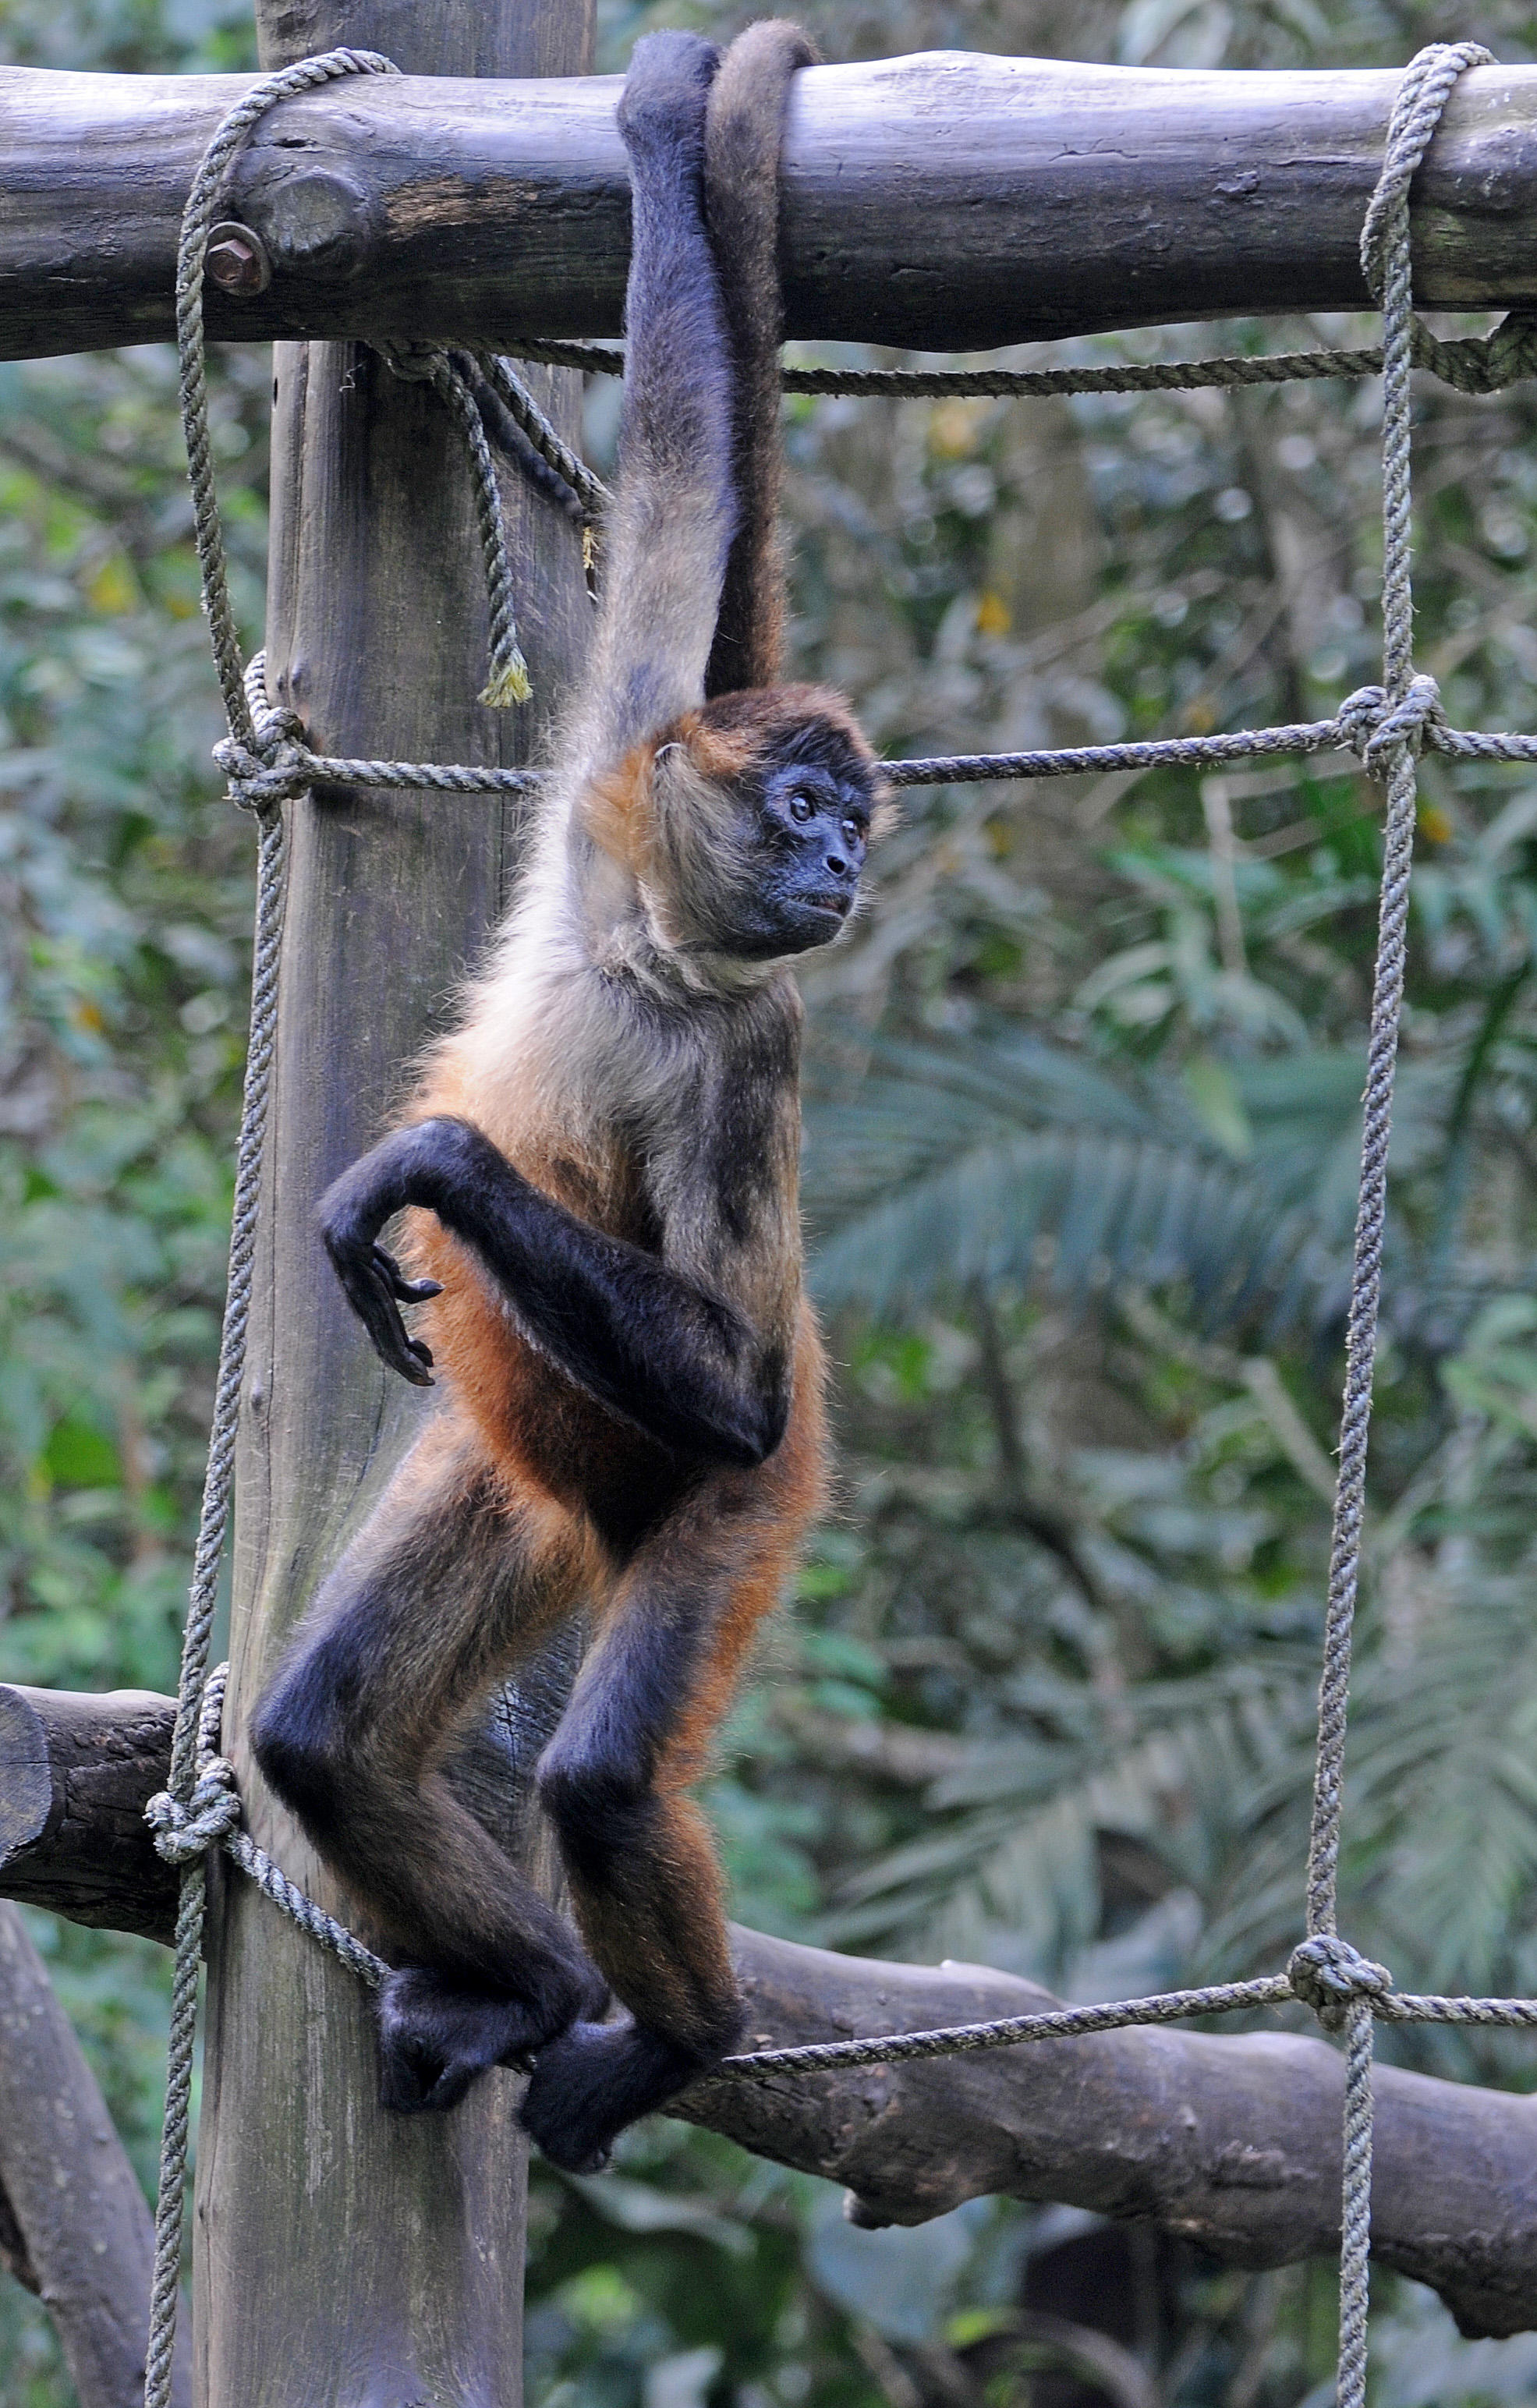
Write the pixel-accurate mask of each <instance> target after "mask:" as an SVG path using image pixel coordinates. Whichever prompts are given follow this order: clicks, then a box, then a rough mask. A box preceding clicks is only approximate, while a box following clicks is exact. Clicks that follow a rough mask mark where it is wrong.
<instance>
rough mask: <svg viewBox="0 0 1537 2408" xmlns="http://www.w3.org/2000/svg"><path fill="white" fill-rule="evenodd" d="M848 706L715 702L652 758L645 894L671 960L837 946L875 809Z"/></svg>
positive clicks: (772, 955)
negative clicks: (677, 956) (681, 955)
mask: <svg viewBox="0 0 1537 2408" xmlns="http://www.w3.org/2000/svg"><path fill="white" fill-rule="evenodd" d="M881 796H882V789H881V774H880V769H879V766H878V765H877V763H876V761H875V760H874V757H873V756H872V754H871V753H870V751H869V746H868V745H867V744H866V742H865V740H864V738H863V737H862V736H861V735H860V733H859V731H858V729H857V727H856V726H855V724H854V722H853V720H852V719H851V718H850V716H849V714H848V710H847V707H846V706H845V705H843V704H842V703H841V702H840V701H839V700H838V698H837V697H836V696H834V695H823V694H822V693H821V692H820V691H819V690H818V689H815V688H810V687H804V686H801V687H778V688H773V689H770V690H768V691H767V692H765V691H762V690H754V691H750V692H747V693H743V694H736V695H725V696H722V697H721V698H720V699H718V700H717V701H715V702H711V703H708V704H706V706H705V708H704V710H703V711H701V712H699V713H698V714H697V715H691V718H690V720H689V721H687V722H683V723H680V726H679V733H678V734H677V735H676V736H672V737H669V738H668V740H667V741H666V742H665V743H664V744H663V745H662V746H661V748H660V749H659V751H658V752H657V753H656V754H655V755H654V767H653V775H652V782H651V792H650V801H651V811H650V817H649V828H650V842H649V849H648V854H647V859H646V864H645V869H644V873H643V876H644V882H645V885H646V887H647V890H648V893H649V895H650V897H651V902H652V910H653V917H654V923H655V924H657V925H661V926H662V927H663V928H664V929H665V931H666V935H667V939H668V942H669V944H671V945H672V946H673V947H674V948H675V949H676V950H678V951H681V952H683V953H690V954H694V955H714V956H716V957H718V958H725V959H727V960H733V961H737V962H742V963H759V962H770V961H778V960H783V958H784V957H785V956H786V955H788V954H794V953H808V952H810V951H811V950H812V948H813V947H814V946H817V945H828V944H832V943H834V942H835V941H836V940H837V939H838V938H840V936H842V934H843V932H844V930H845V929H846V928H847V927H848V925H849V924H850V922H851V920H852V919H853V917H854V913H855V905H856V903H857V901H858V896H859V878H860V873H861V871H862V870H863V868H864V866H865V857H866V854H867V853H868V852H869V844H870V838H871V834H872V830H873V829H874V828H876V827H878V826H879V824H880V817H881V812H882V809H883V805H882V799H881Z"/></svg>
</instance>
